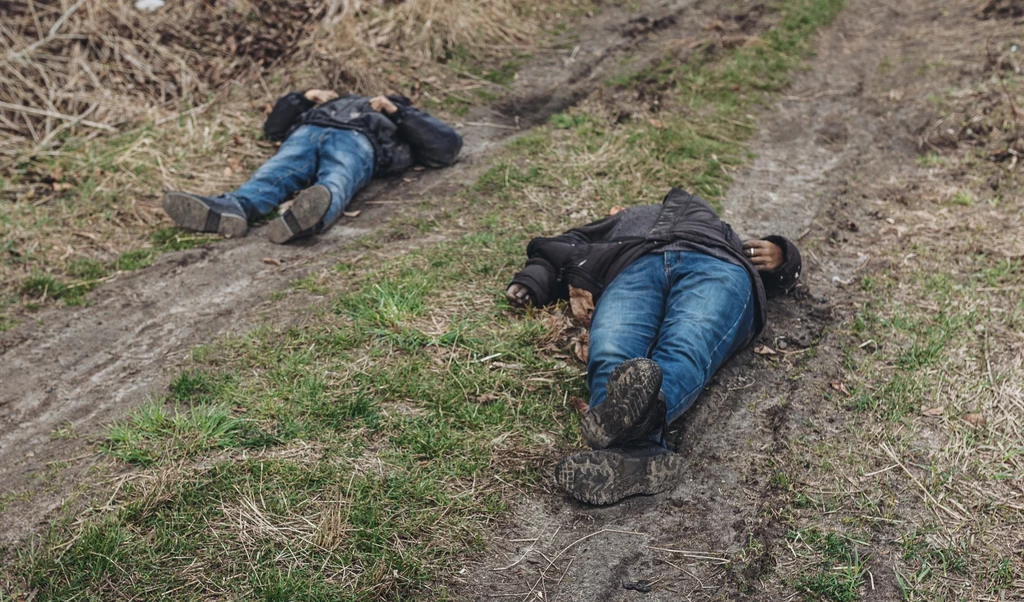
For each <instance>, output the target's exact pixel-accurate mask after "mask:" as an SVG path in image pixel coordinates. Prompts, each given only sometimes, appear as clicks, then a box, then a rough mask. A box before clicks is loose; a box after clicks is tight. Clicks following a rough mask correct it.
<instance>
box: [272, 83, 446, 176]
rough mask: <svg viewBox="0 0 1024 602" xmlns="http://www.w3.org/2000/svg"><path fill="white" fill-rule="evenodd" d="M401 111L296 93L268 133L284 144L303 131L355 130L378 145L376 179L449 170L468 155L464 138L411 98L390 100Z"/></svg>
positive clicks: (283, 101)
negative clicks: (416, 170) (418, 169)
mask: <svg viewBox="0 0 1024 602" xmlns="http://www.w3.org/2000/svg"><path fill="white" fill-rule="evenodd" d="M388 100H390V101H391V102H392V103H394V105H395V106H396V107H398V111H396V112H395V113H394V114H393V115H385V114H384V113H379V112H377V111H374V110H373V108H372V107H371V106H370V99H369V98H366V97H363V96H357V95H355V94H346V95H345V96H341V97H339V98H335V99H334V100H332V101H329V102H325V103H324V104H322V105H317V104H316V103H315V102H313V101H312V100H309V99H308V98H306V96H305V95H304V94H302V93H301V92H291V93H289V94H286V95H284V96H282V97H281V98H279V99H278V100H277V103H276V104H275V105H274V108H273V110H272V111H271V112H270V116H269V117H267V122H266V124H264V126H263V133H264V134H265V135H266V137H267V139H269V140H275V141H278V142H284V141H285V140H286V139H287V138H288V136H290V135H291V134H292V132H294V131H295V130H296V129H298V128H299V127H300V126H303V125H318V126H322V127H331V128H339V129H345V130H355V131H357V132H360V133H362V134H364V135H365V136H366V137H367V138H369V140H370V143H371V144H372V145H373V150H374V157H375V166H374V175H377V176H389V175H396V174H400V173H402V172H403V171H405V170H406V169H409V168H410V167H412V166H413V165H415V164H419V165H423V166H425V167H447V166H449V165H451V164H452V163H454V162H455V158H456V157H458V156H459V151H460V150H462V136H460V135H459V133H458V132H456V131H455V129H454V128H452V127H451V126H450V125H448V124H446V123H445V122H443V121H441V120H440V119H437V118H436V117H432V116H431V115H430V114H428V113H426V112H424V111H420V110H419V109H416V108H414V107H413V106H412V103H411V102H410V101H409V99H408V98H406V97H404V96H399V95H390V96H388Z"/></svg>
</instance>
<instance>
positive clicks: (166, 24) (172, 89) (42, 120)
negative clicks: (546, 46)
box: [0, 0, 554, 329]
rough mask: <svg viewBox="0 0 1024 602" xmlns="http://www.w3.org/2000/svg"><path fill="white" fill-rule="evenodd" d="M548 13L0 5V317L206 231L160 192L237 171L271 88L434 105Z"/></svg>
mask: <svg viewBox="0 0 1024 602" xmlns="http://www.w3.org/2000/svg"><path fill="white" fill-rule="evenodd" d="M550 10H554V9H553V8H552V7H550V6H543V7H537V6H531V3H530V2H528V1H526V0H522V1H520V0H483V1H478V0H455V1H450V0H449V1H442V0H408V1H404V2H394V1H391V0H374V1H364V0H351V1H349V0H334V1H332V2H314V1H312V0H284V1H280V2H277V1H270V0H230V1H227V2H218V3H211V2H204V1H201V0H189V1H175V2H168V3H167V4H166V6H165V7H163V8H161V9H159V10H157V11H155V12H142V11H139V10H137V9H136V8H135V7H134V3H133V2H132V1H131V0H98V1H95V2H93V1H88V0H78V1H76V0H9V1H7V2H4V3H3V13H4V16H5V18H4V20H3V22H2V23H0V44H2V47H3V50H2V52H4V53H5V54H4V56H3V59H2V60H0V156H2V157H5V158H6V160H5V161H2V162H0V163H2V166H0V284H2V286H3V288H4V289H5V290H6V291H8V294H7V295H4V296H3V297H0V329H2V328H3V326H4V324H8V325H9V324H10V321H9V320H10V314H18V313H21V312H22V311H23V310H24V309H26V308H27V309H29V310H31V309H33V308H34V307H38V306H42V305H44V304H47V303H52V302H53V301H55V300H56V301H58V302H63V303H69V304H76V303H81V302H83V300H84V297H83V295H84V293H85V292H88V290H89V289H90V288H92V287H94V286H96V285H97V284H98V283H100V282H103V281H105V279H109V278H111V277H113V276H114V275H115V274H116V273H117V272H118V271H121V270H124V269H135V268H137V267H140V266H143V265H146V264H147V263H148V262H149V261H150V260H151V259H150V257H151V256H152V254H153V253H155V252H159V251H161V250H166V249H176V248H181V247H185V246H190V245H195V244H202V243H205V242H207V241H208V240H210V239H207V238H204V237H194V236H188V237H185V238H181V237H180V236H179V235H178V233H176V232H175V231H173V230H167V228H168V227H169V226H171V223H170V221H169V220H168V219H167V218H166V216H164V215H163V212H162V211H161V210H160V207H159V198H160V195H161V193H162V192H163V191H164V190H167V189H181V188H187V189H190V190H195V191H197V192H200V193H216V192H221V191H224V190H227V189H231V188H233V187H236V186H238V185H239V184H241V183H242V182H243V181H244V179H245V176H246V175H247V174H248V173H250V172H251V171H252V170H253V169H255V168H256V167H257V166H258V165H259V164H260V163H262V162H263V161H264V160H265V159H266V158H267V157H268V156H270V155H271V154H272V153H273V151H274V147H273V145H271V144H268V143H264V142H262V141H259V138H260V132H259V127H260V126H261V125H262V119H263V113H264V111H265V110H266V109H267V107H268V106H269V105H270V104H271V103H272V102H273V101H274V100H275V99H276V98H277V96H279V95H280V94H282V93H284V92H287V91H289V90H291V89H302V88H304V87H313V86H316V87H333V88H335V89H338V90H341V91H356V92H363V93H371V92H374V93H376V92H379V91H381V90H393V91H399V92H402V93H404V94H406V95H408V96H410V97H412V98H413V99H414V100H418V101H420V102H421V103H425V104H429V105H431V106H435V107H436V106H440V105H443V104H444V103H445V102H446V101H447V99H448V94H449V93H451V91H452V90H459V91H463V90H467V89H472V88H479V87H481V86H483V85H487V84H488V82H483V83H481V81H480V78H479V77H478V76H477V75H475V74H473V73H468V72H466V69H473V70H476V68H478V67H480V66H482V65H487V64H490V63H494V64H498V63H500V62H502V61H503V60H506V58H507V57H509V56H511V55H513V54H514V53H515V52H516V51H517V50H522V49H523V48H525V47H527V46H526V45H527V36H529V35H533V34H535V33H536V32H537V31H538V22H540V21H541V20H542V17H543V15H545V14H547V11H550ZM467 57H472V58H471V59H468V58H467ZM467 61H468V62H467ZM442 113H443V111H442ZM126 254H127V255H126ZM4 306H8V308H9V309H7V310H6V311H5V309H4ZM5 314H7V315H8V317H7V318H5V317H3V316H4V315H5Z"/></svg>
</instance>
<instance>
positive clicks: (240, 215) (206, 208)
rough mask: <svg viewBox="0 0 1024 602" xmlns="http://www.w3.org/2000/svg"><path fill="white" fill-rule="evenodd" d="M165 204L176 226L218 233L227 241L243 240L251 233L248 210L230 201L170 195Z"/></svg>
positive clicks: (185, 193)
mask: <svg viewBox="0 0 1024 602" xmlns="http://www.w3.org/2000/svg"><path fill="white" fill-rule="evenodd" d="M163 205H164V211H166V212H167V215H169V216H171V219H173V220H174V223H176V224H178V226H179V227H181V228H184V229H186V230H192V231H195V232H216V233H217V234H220V235H221V236H223V237H225V238H241V237H243V236H245V233H246V232H248V231H249V220H248V218H246V216H245V210H244V209H242V206H241V205H239V204H238V203H237V202H235V201H233V200H230V199H226V198H222V197H212V198H211V197H205V196H199V195H195V194H189V193H187V192H168V193H165V194H164V202H163Z"/></svg>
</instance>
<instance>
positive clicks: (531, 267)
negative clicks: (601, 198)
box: [512, 188, 801, 337]
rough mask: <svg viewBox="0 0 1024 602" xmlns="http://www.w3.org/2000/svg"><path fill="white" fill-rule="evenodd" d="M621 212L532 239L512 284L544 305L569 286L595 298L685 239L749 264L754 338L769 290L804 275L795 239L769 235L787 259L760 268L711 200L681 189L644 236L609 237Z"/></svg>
mask: <svg viewBox="0 0 1024 602" xmlns="http://www.w3.org/2000/svg"><path fill="white" fill-rule="evenodd" d="M621 215H622V214H621V213H619V214H616V215H613V216H611V217H608V218H605V219H603V220H600V221H597V222H594V223H592V224H588V225H586V226H582V227H580V228H573V229H572V230H569V231H568V232H566V233H564V234H561V235H559V236H555V237H552V238H535V239H533V240H532V241H530V244H529V246H528V247H527V249H526V255H527V257H528V259H527V261H526V267H524V268H523V269H522V271H520V272H519V273H518V274H516V275H515V277H514V278H513V279H512V283H514V284H522V285H523V286H525V287H526V288H528V289H530V293H531V295H532V296H533V299H534V300H535V301H536V302H537V303H538V304H540V305H547V304H548V303H552V302H554V301H557V300H559V299H566V298H568V296H569V286H572V287H574V288H581V289H584V290H587V291H590V293H591V294H592V295H593V296H594V301H595V302H596V301H597V299H598V297H599V296H600V295H601V292H602V291H603V290H604V289H605V288H606V287H607V286H608V285H609V284H611V282H612V280H614V279H615V277H616V276H618V275H619V273H620V272H622V270H624V269H625V268H626V267H627V266H629V264H631V263H632V262H633V261H635V260H636V259H637V258H639V257H640V256H641V255H644V254H646V253H649V252H651V251H655V250H657V249H658V248H659V247H662V246H665V245H667V244H670V243H674V242H680V241H684V242H687V243H692V244H694V245H699V246H701V247H704V248H707V249H709V250H713V251H714V252H715V253H716V254H717V255H718V256H721V257H728V258H729V259H730V260H731V263H735V264H737V265H741V266H743V268H744V269H746V271H747V274H749V276H750V283H751V286H752V287H753V289H754V299H755V301H756V303H757V306H756V308H755V312H754V334H753V336H754V337H756V336H757V335H758V334H760V332H761V330H763V329H764V325H765V322H766V320H767V307H766V306H767V303H766V301H765V296H766V294H777V293H784V292H786V291H788V290H789V289H790V288H791V287H792V286H793V285H794V284H795V283H796V281H797V279H798V278H799V277H800V269H801V260H800V251H798V250H797V248H796V245H794V244H793V243H792V242H790V241H789V240H787V239H785V238H783V237H781V236H769V237H766V238H765V240H769V241H771V242H773V243H775V244H777V245H779V247H781V248H782V251H783V263H782V265H781V266H780V267H779V268H778V269H776V270H773V271H771V272H759V271H758V270H757V269H756V268H755V267H754V266H753V264H751V263H750V261H749V259H748V258H747V257H746V256H745V255H744V254H743V241H742V240H740V237H739V236H737V235H736V233H735V232H733V230H732V227H730V226H729V224H727V223H725V222H723V221H722V220H721V219H720V218H719V217H718V215H717V214H716V213H715V211H714V209H712V208H711V206H710V205H708V204H707V201H705V200H704V199H702V198H700V197H697V196H693V195H691V194H689V193H687V192H685V191H683V190H680V189H678V188H673V189H672V191H671V192H669V193H668V196H666V197H665V200H664V202H663V206H662V209H661V213H660V215H659V217H658V220H657V222H655V225H654V227H653V228H652V229H651V230H650V231H649V232H648V233H647V235H646V236H644V237H634V238H614V239H613V238H611V237H610V236H609V233H610V232H611V231H612V229H613V228H614V227H615V224H616V221H617V219H619V217H620V216H621Z"/></svg>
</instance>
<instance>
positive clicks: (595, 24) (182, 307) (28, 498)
mask: <svg viewBox="0 0 1024 602" xmlns="http://www.w3.org/2000/svg"><path fill="white" fill-rule="evenodd" d="M692 4H693V3H692V2H691V1H689V0H682V1H674V2H648V3H646V6H645V7H644V8H643V9H642V10H641V11H639V12H628V11H625V10H620V9H614V8H611V9H609V10H607V11H604V12H603V13H601V14H600V15H598V16H595V17H593V18H592V19H591V20H590V21H589V25H588V27H587V29H586V30H585V31H583V32H580V35H579V37H578V38H577V39H576V40H575V45H574V46H570V47H567V48H564V49H556V50H549V51H545V52H543V53H541V54H539V55H537V56H536V57H535V58H534V59H533V60H532V61H531V63H530V64H529V65H527V66H525V67H524V68H522V69H521V70H520V71H519V77H518V79H517V81H516V83H515V84H514V86H513V87H512V88H511V89H510V90H509V92H508V94H507V95H506V96H505V97H504V98H502V99H501V100H500V101H498V102H497V103H495V106H494V108H490V109H474V110H473V111H471V113H470V114H469V115H467V116H466V117H465V118H463V119H462V122H461V123H460V124H459V128H460V131H461V133H462V134H463V137H464V139H465V145H464V149H463V152H462V156H461V159H460V161H459V163H458V164H457V165H456V166H455V167H453V168H451V169H447V170H443V171H438V172H430V171H427V172H413V173H410V174H409V175H408V179H409V180H412V181H404V180H402V179H396V180H392V181H386V182H377V183H375V184H374V185H372V186H370V187H369V188H368V189H367V190H365V191H364V192H362V193H361V194H360V195H359V196H358V197H357V198H356V200H355V201H354V204H353V208H358V209H362V213H361V215H360V216H359V217H358V218H357V219H344V220H343V222H342V223H341V224H340V225H339V227H336V228H334V229H333V230H332V231H331V232H330V233H329V234H327V235H325V236H322V237H320V238H318V239H317V240H314V241H309V242H306V243H302V244H296V245H288V246H277V245H273V244H271V243H270V242H269V241H267V240H266V239H265V237H264V235H263V233H262V232H261V231H260V230H255V231H254V232H252V233H251V234H250V235H249V236H248V237H247V238H245V239H243V240H238V241H227V242H222V243H218V244H215V245H210V246H207V247H204V248H198V249H193V250H189V251H184V252H178V253H171V254H167V255H164V256H162V257H161V258H160V259H158V260H157V262H156V263H155V265H153V266H151V267H149V268H146V269H143V270H140V271H138V272H134V273H130V274H123V275H121V276H119V277H118V278H117V279H116V280H115V281H113V282H111V283H109V284H106V285H105V286H103V287H101V288H99V289H97V290H96V291H94V292H93V293H92V294H91V295H90V298H89V304H88V306H87V307H84V308H80V309H64V310H56V311H49V312H46V313H44V314H41V315H39V316H38V317H37V318H36V320H35V323H34V324H26V325H24V326H22V327H20V328H17V329H14V330H12V331H9V332H6V333H3V334H2V335H0V354H2V355H0V483H2V485H0V495H5V496H8V497H13V498H14V500H15V501H13V502H12V503H10V504H8V505H7V506H6V507H5V508H4V510H3V512H0V542H12V541H17V540H18V539H19V538H21V537H22V536H24V535H26V534H29V533H32V532H33V531H35V530H37V529H38V528H40V527H41V526H43V525H44V521H45V518H46V517H47V516H48V515H49V514H50V513H51V512H53V511H54V510H55V509H57V508H59V507H60V506H61V505H62V504H63V503H64V502H65V500H67V499H68V496H69V495H71V494H72V492H73V491H74V489H75V487H76V486H80V485H81V484H82V482H83V479H84V478H85V477H86V475H87V473H89V471H90V469H91V468H92V467H93V466H94V463H95V462H96V461H98V457H97V456H95V455H93V454H91V453H90V452H91V446H92V440H93V437H94V436H95V435H96V434H97V432H98V431H99V430H100V429H101V428H102V427H103V426H104V425H107V424H109V423H110V422H111V421H113V420H116V419H118V418H120V417H123V416H125V415H126V414H127V413H128V412H129V411H130V410H131V409H132V408H134V407H137V406H138V405H139V404H141V403H143V402H144V401H145V400H147V399H149V398H151V397H152V396H154V395H158V394H159V393H160V391H161V390H162V389H163V388H164V387H166V384H167V381H168V379H169V375H170V374H171V373H173V371H174V369H175V366H177V365H178V364H179V362H180V360H182V359H183V358H184V357H185V356H186V355H187V354H188V353H189V350H190V349H191V348H193V347H194V346H195V345H198V344H201V343H204V342H208V341H211V340H213V339H215V338H217V337H218V336H220V335H222V334H238V333H241V332H245V331H246V329H248V328H249V327H250V326H251V325H253V324H254V323H255V322H256V321H257V317H258V316H259V314H260V305H261V303H263V302H264V301H266V300H267V299H268V298H270V297H271V296H272V295H273V294H274V293H275V292H277V291H280V290H282V289H286V288H287V287H288V286H289V284H290V283H291V282H293V281H295V280H296V279H298V278H301V277H303V276H304V275H306V274H308V273H310V272H314V271H316V270H318V269H321V268H323V267H324V266H326V265H330V264H332V263H334V262H336V261H337V260H338V257H339V253H341V252H342V251H339V249H341V248H343V247H344V246H345V245H346V244H347V243H350V242H352V241H354V240H356V239H358V238H359V237H362V236H366V235H369V234H372V233H373V232H376V231H379V230H380V229H381V228H382V227H383V225H384V224H385V222H386V220H387V219H388V217H389V216H390V215H391V214H392V213H393V212H395V211H396V209H395V208H396V207H398V206H400V203H399V201H400V202H401V203H410V202H412V203H414V202H417V201H418V200H425V201H429V202H437V203H443V202H444V199H445V196H446V195H450V194H456V193H457V191H458V190H459V188H460V187H461V186H463V185H465V184H466V183H469V182H472V181H474V180H475V178H476V176H477V175H478V174H479V173H480V171H481V170H482V169H484V168H486V167H487V164H486V160H487V157H488V156H489V155H490V154H493V152H494V151H495V150H496V149H497V148H500V145H501V144H503V143H504V142H505V141H507V140H508V139H510V138H511V137H514V136H516V135H518V134H520V133H522V132H524V131H526V129H528V128H529V127H530V126H531V125H533V124H537V123H543V122H545V121H546V120H547V118H548V117H549V116H550V115H552V114H553V113H555V112H557V111H560V110H562V109H564V108H565V107H567V106H569V105H571V104H572V103H573V102H575V101H577V100H579V99H580V98H582V97H584V96H586V95H587V94H589V93H590V92H591V91H592V90H594V89H595V88H596V87H599V86H601V85H603V82H604V81H605V80H606V79H607V78H608V77H610V76H612V75H620V74H623V73H630V72H632V71H634V70H638V69H640V68H642V67H644V66H645V65H647V64H648V63H649V62H651V61H652V60H655V59H657V58H658V57H660V56H661V48H662V43H663V41H664V40H665V39H669V38H670V37H672V36H679V35H680V33H681V32H682V31H686V30H693V29H696V28H697V27H698V24H697V21H696V20H693V19H686V18H684V15H685V14H687V11H692V9H691V5H692ZM627 55H628V56H629V57H630V58H631V62H630V63H629V64H628V65H626V66H624V65H623V61H622V60H621V59H622V58H623V57H625V56H627ZM152 202H158V201H157V200H153V201H152ZM397 244H404V243H397Z"/></svg>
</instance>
